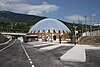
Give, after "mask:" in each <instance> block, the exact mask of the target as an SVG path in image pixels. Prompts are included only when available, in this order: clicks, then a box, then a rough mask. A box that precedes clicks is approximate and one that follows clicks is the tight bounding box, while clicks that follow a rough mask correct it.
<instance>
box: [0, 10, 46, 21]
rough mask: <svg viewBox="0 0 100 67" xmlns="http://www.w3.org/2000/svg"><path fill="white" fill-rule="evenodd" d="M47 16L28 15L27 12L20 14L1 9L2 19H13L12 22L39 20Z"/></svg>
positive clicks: (0, 17)
mask: <svg viewBox="0 0 100 67" xmlns="http://www.w3.org/2000/svg"><path fill="white" fill-rule="evenodd" d="M44 18H46V17H40V16H35V15H26V14H19V13H13V12H9V11H0V21H4V20H7V21H12V22H30V21H33V20H34V21H39V20H41V19H44Z"/></svg>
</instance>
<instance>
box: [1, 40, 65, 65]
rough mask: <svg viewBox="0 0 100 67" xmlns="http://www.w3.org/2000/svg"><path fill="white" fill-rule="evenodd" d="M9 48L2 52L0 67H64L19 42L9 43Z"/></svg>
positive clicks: (48, 56) (35, 49) (51, 58)
mask: <svg viewBox="0 0 100 67" xmlns="http://www.w3.org/2000/svg"><path fill="white" fill-rule="evenodd" d="M9 45H10V46H9ZM8 46H9V47H8V48H6V49H5V50H2V51H1V52H0V67H64V66H63V64H62V63H61V62H59V61H58V60H56V59H55V58H54V57H50V55H47V54H46V53H44V52H41V51H38V49H37V48H31V47H29V45H28V44H24V43H21V42H20V41H19V40H15V41H13V42H11V43H9V44H8Z"/></svg>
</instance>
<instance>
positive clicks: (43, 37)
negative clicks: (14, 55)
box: [26, 18, 71, 41]
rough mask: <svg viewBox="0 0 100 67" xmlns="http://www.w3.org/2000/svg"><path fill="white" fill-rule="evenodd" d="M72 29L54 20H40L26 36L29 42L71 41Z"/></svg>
mask: <svg viewBox="0 0 100 67" xmlns="http://www.w3.org/2000/svg"><path fill="white" fill-rule="evenodd" d="M70 32H71V31H70V29H69V28H68V27H67V26H66V25H64V24H63V23H62V22H61V21H59V20H57V19H53V18H45V19H43V20H40V21H39V22H37V23H36V24H35V25H33V26H32V27H31V29H30V30H29V32H28V33H27V35H26V38H27V39H28V41H35V40H38V41H57V40H59V39H61V40H66V39H69V38H70V36H69V33H70Z"/></svg>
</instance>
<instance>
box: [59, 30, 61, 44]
mask: <svg viewBox="0 0 100 67" xmlns="http://www.w3.org/2000/svg"><path fill="white" fill-rule="evenodd" d="M59 43H60V44H61V31H60V30H59Z"/></svg>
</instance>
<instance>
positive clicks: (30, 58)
mask: <svg viewBox="0 0 100 67" xmlns="http://www.w3.org/2000/svg"><path fill="white" fill-rule="evenodd" d="M21 46H22V48H23V50H24V52H25V54H26V56H27V58H28V60H29V62H30V64H31V66H32V67H35V66H34V65H33V62H32V60H31V58H30V57H29V55H28V53H27V51H26V49H25V47H24V46H23V45H22V43H21Z"/></svg>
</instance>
